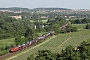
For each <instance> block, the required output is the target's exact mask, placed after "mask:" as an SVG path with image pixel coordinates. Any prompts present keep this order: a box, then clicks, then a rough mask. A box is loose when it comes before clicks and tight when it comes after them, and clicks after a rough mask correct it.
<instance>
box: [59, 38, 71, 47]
mask: <svg viewBox="0 0 90 60" xmlns="http://www.w3.org/2000/svg"><path fill="white" fill-rule="evenodd" d="M70 39H71V37H69V38H68V39H67V40H65V41H64V42H63V43H62V44H60V45H59V46H58V48H59V47H61V46H62V45H63V44H64V43H66V42H67V41H68V40H70Z"/></svg>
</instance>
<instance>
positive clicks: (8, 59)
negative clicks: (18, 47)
mask: <svg viewBox="0 0 90 60" xmlns="http://www.w3.org/2000/svg"><path fill="white" fill-rule="evenodd" d="M55 37H57V36H52V37H51V38H49V39H48V40H46V41H44V42H42V43H40V44H38V45H36V46H34V47H32V48H30V49H28V50H26V51H24V52H21V53H20V54H17V55H15V56H12V57H10V58H7V59H6V60H11V59H13V58H15V57H18V56H19V55H22V54H24V53H27V52H28V51H30V50H32V49H35V48H37V47H39V46H41V45H43V44H45V43H47V42H49V41H50V40H51V39H53V38H55Z"/></svg>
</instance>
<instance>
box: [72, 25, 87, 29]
mask: <svg viewBox="0 0 90 60" xmlns="http://www.w3.org/2000/svg"><path fill="white" fill-rule="evenodd" d="M72 26H74V27H77V28H78V29H83V28H85V27H86V24H72Z"/></svg>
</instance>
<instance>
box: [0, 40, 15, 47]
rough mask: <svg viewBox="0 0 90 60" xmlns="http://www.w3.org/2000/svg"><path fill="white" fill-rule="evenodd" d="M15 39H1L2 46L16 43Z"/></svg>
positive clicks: (0, 45) (0, 44)
mask: <svg viewBox="0 0 90 60" xmlns="http://www.w3.org/2000/svg"><path fill="white" fill-rule="evenodd" d="M14 40H15V39H14V38H10V39H3V40H0V47H5V46H9V45H11V44H14Z"/></svg>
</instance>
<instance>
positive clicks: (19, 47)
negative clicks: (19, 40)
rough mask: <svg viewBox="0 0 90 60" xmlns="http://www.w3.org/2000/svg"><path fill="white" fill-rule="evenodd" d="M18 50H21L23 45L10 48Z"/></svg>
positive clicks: (11, 50) (13, 50) (12, 50)
mask: <svg viewBox="0 0 90 60" xmlns="http://www.w3.org/2000/svg"><path fill="white" fill-rule="evenodd" d="M18 50H21V46H16V47H13V48H11V49H10V52H16V51H18Z"/></svg>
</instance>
